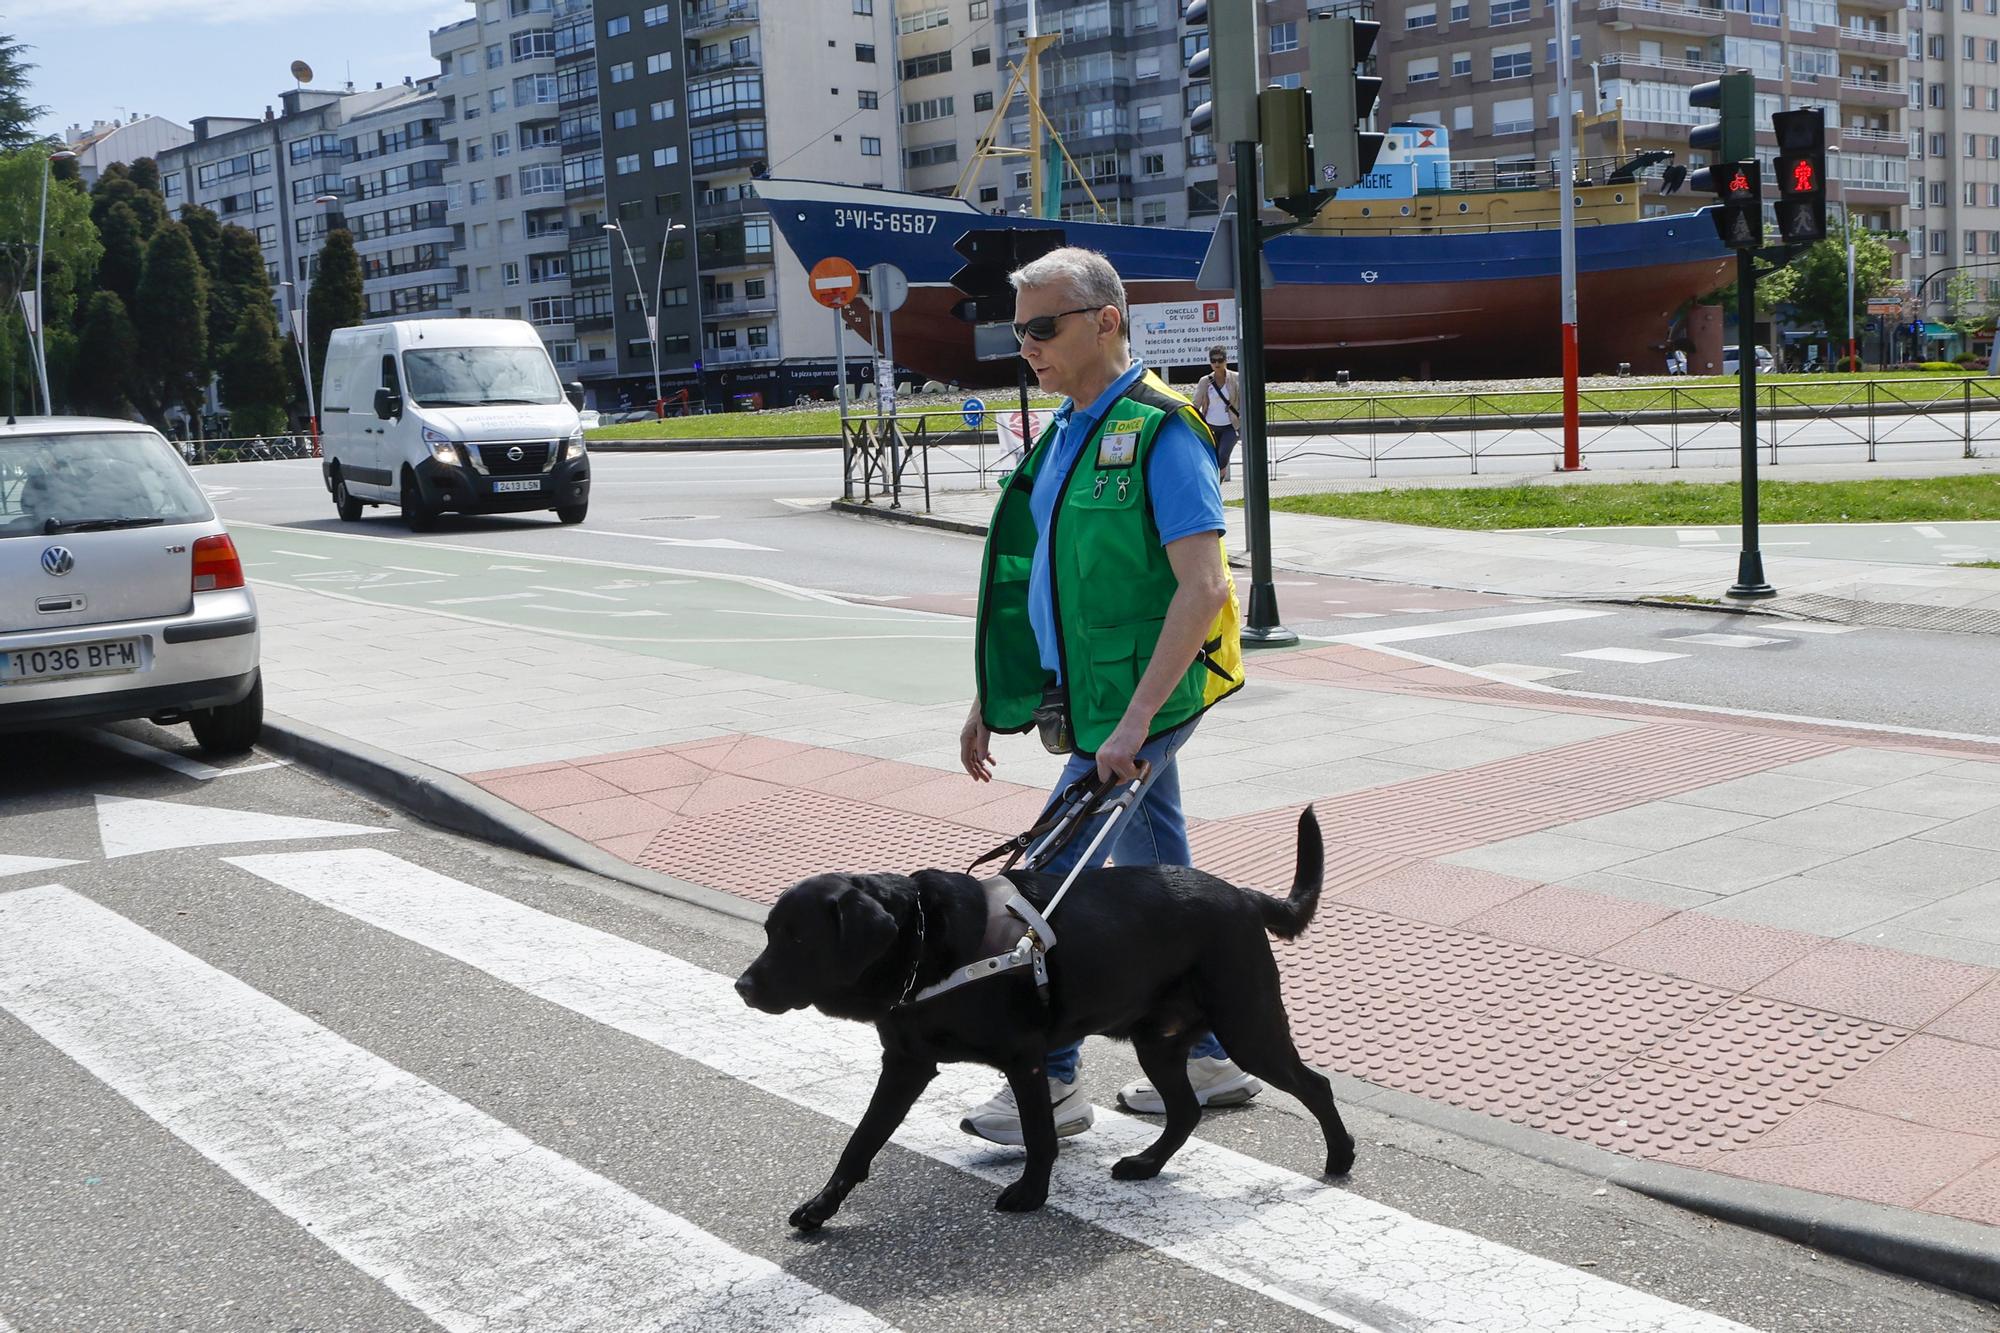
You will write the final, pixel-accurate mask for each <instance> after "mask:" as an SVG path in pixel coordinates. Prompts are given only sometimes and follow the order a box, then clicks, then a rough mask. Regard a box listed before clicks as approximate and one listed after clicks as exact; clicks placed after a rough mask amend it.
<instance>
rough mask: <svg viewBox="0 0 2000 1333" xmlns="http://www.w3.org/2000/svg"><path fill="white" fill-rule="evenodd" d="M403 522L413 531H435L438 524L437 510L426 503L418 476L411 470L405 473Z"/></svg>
mask: <svg viewBox="0 0 2000 1333" xmlns="http://www.w3.org/2000/svg"><path fill="white" fill-rule="evenodd" d="M403 522H405V523H407V524H409V525H410V531H411V532H435V531H436V530H437V525H438V516H437V510H435V509H432V508H431V507H430V506H429V505H428V504H425V503H424V493H423V491H421V490H420V489H418V487H417V479H416V476H415V475H414V474H412V473H409V472H405V473H404V474H403Z"/></svg>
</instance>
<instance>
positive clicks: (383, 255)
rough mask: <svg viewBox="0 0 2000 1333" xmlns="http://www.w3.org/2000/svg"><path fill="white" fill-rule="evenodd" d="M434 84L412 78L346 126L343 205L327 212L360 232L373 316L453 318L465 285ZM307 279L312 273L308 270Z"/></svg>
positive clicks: (366, 297) (365, 297)
mask: <svg viewBox="0 0 2000 1333" xmlns="http://www.w3.org/2000/svg"><path fill="white" fill-rule="evenodd" d="M436 83H437V81H436V80H435V79H425V80H423V81H421V82H416V83H412V84H410V85H408V86H406V88H405V89H404V92H403V95H402V96H400V97H397V98H395V99H394V100H393V101H390V102H388V103H386V104H384V105H382V106H380V107H377V108H375V109H373V110H371V111H368V112H365V113H363V114H360V115H355V116H350V117H349V118H348V119H347V122H346V124H345V125H343V126H342V127H341V131H340V164H341V166H340V178H339V184H338V186H337V187H336V188H335V189H334V190H333V193H335V194H336V195H337V196H338V197H339V199H340V201H341V202H340V204H339V206H338V207H336V208H328V209H326V210H324V213H323V214H322V216H323V217H324V218H325V219H326V221H327V222H329V223H330V224H332V225H338V226H345V227H346V228H347V229H348V231H349V232H351V233H352V234H353V236H354V249H355V253H356V254H357V256H359V258H360V260H361V296H362V304H363V310H364V312H365V315H366V317H367V318H368V319H371V320H375V319H401V318H408V317H412V316H418V315H449V314H452V313H453V307H452V301H453V296H454V293H455V292H456V290H457V286H458V275H457V271H456V269H455V267H454V265H453V262H452V255H451V247H452V242H453V240H454V239H455V237H456V233H455V232H454V231H453V230H452V225H451V219H450V216H449V212H450V210H449V205H448V201H447V196H446V187H445V172H446V170H447V168H448V167H449V165H450V161H451V153H452V148H451V144H450V141H449V140H447V139H446V138H445V137H444V134H443V132H442V131H443V127H444V119H445V116H444V99H443V98H442V97H441V96H439V95H438V92H437V87H436ZM302 276H306V277H310V274H309V273H307V274H302Z"/></svg>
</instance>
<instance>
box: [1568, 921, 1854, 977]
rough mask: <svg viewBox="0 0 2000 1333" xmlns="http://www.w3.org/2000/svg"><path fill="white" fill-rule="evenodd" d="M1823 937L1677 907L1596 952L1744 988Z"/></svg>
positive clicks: (1611, 960) (1608, 958)
mask: <svg viewBox="0 0 2000 1333" xmlns="http://www.w3.org/2000/svg"><path fill="white" fill-rule="evenodd" d="M1824 943H1825V940H1824V939H1823V938H1822V937H1820V936H1818V935H1807V934H1804V933H1802V932H1800V931H1795V930H1774V929H1772V928H1771V927H1769V926H1758V925H1753V924H1751V923H1750V922H1747V921H1732V920H1730V919H1728V918H1727V917H1719V916H1706V915H1704V914H1702V913H1700V912H1682V913H1681V914H1680V915H1678V916H1673V917H1669V918H1667V919H1666V920H1665V921H1662V922H1660V923H1659V924H1658V925H1656V926H1648V927H1647V928H1646V929H1644V930H1642V931H1640V932H1639V933H1638V934H1636V935H1633V936H1631V937H1629V938H1627V939H1625V940H1621V941H1620V942H1619V943H1617V944H1614V945H1612V946H1611V947H1610V948H1608V949H1600V950H1599V951H1598V953H1597V956H1598V957H1599V958H1602V959H1603V960H1604V961H1605V962H1607V963H1620V964H1623V965H1625V966H1627V967H1636V968H1643V969H1645V970H1646V971H1649V972H1670V973H1672V974H1673V975H1675V976H1679V977H1687V978H1690V979H1691V980H1694V981H1702V982H1706V983H1708V984H1710V985H1714V986H1722V987H1726V988H1727V989H1729V990H1732V991H1739V990H1748V989H1750V987H1752V986H1755V985H1756V984H1757V983H1758V982H1760V981H1762V980H1764V978H1766V977H1768V976H1771V975H1772V974H1774V973H1776V972H1779V971H1781V970H1783V969H1784V968H1787V967H1790V966H1791V965H1792V964H1793V963H1796V962H1798V961H1799V959H1801V958H1803V957H1805V956H1806V955H1807V954H1809V953H1811V952H1812V951H1813V950H1814V949H1817V948H1819V947H1820V946H1821V945H1822V944H1824Z"/></svg>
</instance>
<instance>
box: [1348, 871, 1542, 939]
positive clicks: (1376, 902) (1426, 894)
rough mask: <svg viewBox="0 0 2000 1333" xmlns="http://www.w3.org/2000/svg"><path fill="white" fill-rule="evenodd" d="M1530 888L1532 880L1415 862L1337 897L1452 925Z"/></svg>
mask: <svg viewBox="0 0 2000 1333" xmlns="http://www.w3.org/2000/svg"><path fill="white" fill-rule="evenodd" d="M1534 887H1535V882H1534V881H1533V880H1528V879H1515V878H1514V877H1513V876H1511V875H1496V874H1494V873H1493V872H1492V871H1490V870H1475V869H1473V868H1472V867H1470V866H1453V865H1444V864H1442V863H1439V862H1436V861H1416V862H1412V863H1411V864H1408V865H1403V866H1399V867H1397V868H1396V869H1394V870H1391V871H1389V872H1388V873H1386V874H1383V875H1380V876H1377V877H1376V878H1374V879H1371V880H1369V881H1368V882H1366V883H1364V884H1359V885H1355V886H1353V887H1351V888H1345V889H1343V890H1342V891H1341V893H1340V897H1341V900H1342V901H1344V902H1347V903H1350V904H1352V905H1353V906H1355V907H1364V908H1368V909H1370V910H1372V911H1377V912H1388V913H1391V914H1393V915H1395V916H1400V917H1406V918H1408V919H1409V920H1412V921H1430V922H1434V923H1436V924H1437V925H1440V926H1452V925H1457V924H1458V923H1459V922H1461V921H1464V920H1465V919H1466V918H1467V917H1470V916H1476V915H1478V914H1479V913H1481V912H1484V911H1487V910H1489V909H1491V908H1493V907H1495V906H1497V905H1499V904H1501V903H1505V902H1510V901H1512V900H1513V899H1516V898H1519V897H1520V896H1521V895H1522V894H1524V893H1527V892H1528V891H1529V890H1531V889H1533V888H1534Z"/></svg>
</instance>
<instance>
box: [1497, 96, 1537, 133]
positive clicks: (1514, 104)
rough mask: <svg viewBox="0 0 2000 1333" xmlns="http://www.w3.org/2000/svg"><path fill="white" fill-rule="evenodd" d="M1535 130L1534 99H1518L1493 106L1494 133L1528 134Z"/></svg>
mask: <svg viewBox="0 0 2000 1333" xmlns="http://www.w3.org/2000/svg"><path fill="white" fill-rule="evenodd" d="M1534 128H1535V99H1534V98H1532V97H1517V98H1512V99H1510V100H1508V101H1504V102H1495V103H1494V104H1493V133H1495V134H1526V133H1528V132H1529V131H1530V130H1533V129H1534Z"/></svg>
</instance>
